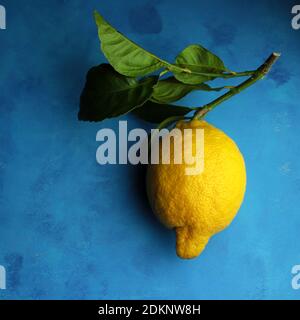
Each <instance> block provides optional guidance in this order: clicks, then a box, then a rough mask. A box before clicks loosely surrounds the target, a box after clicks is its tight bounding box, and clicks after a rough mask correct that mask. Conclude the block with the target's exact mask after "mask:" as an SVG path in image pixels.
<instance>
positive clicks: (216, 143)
mask: <svg viewBox="0 0 300 320" xmlns="http://www.w3.org/2000/svg"><path fill="white" fill-rule="evenodd" d="M176 127H177V129H179V130H181V132H182V133H183V130H184V129H192V130H190V132H192V137H193V139H192V142H191V144H190V146H189V147H188V148H193V153H195V152H194V149H195V143H196V142H195V141H196V139H194V136H195V135H196V130H195V129H197V128H199V129H203V130H202V132H204V167H203V170H202V172H201V173H199V174H196V175H187V171H186V168H187V167H189V165H188V164H187V163H186V162H185V161H183V163H182V164H176V163H175V164H174V161H173V162H171V163H170V164H163V163H162V161H161V160H160V161H159V164H150V165H149V166H148V170H147V193H148V198H149V200H150V204H151V207H152V209H153V211H154V212H155V213H156V215H157V216H158V218H159V219H160V221H161V222H162V223H163V224H164V225H165V226H166V227H168V228H172V229H174V230H175V231H176V251H177V255H178V256H179V257H181V258H185V259H189V258H194V257H196V256H198V255H199V254H200V253H201V252H202V251H203V250H204V248H205V246H206V244H207V243H208V241H209V239H210V237H211V236H213V235H214V234H216V233H217V232H220V231H221V230H223V229H224V228H226V227H227V226H228V225H229V224H230V223H231V221H232V220H233V218H234V217H235V215H236V213H237V212H238V210H239V208H240V206H241V203H242V201H243V198H244V193H245V188H246V169H245V163H244V159H243V156H242V154H241V152H240V151H239V149H238V147H237V145H236V144H235V143H234V141H233V140H232V139H230V138H229V137H228V136H227V135H226V134H225V133H224V132H222V131H221V130H219V129H217V128H215V127H213V126H212V125H210V124H208V123H207V122H205V121H203V120H193V121H190V122H179V123H178V124H177V126H176ZM173 130H175V129H173ZM173 130H171V131H170V133H169V134H170V135H172V131H173ZM177 131H178V130H177ZM170 141H171V159H172V156H173V154H172V152H174V148H172V147H174V139H170ZM161 145H162V144H160V149H161ZM186 147H187V146H183V148H186ZM172 150H173V151H172ZM197 161H199V162H200V161H203V154H202V158H201V156H200V154H196V162H197Z"/></svg>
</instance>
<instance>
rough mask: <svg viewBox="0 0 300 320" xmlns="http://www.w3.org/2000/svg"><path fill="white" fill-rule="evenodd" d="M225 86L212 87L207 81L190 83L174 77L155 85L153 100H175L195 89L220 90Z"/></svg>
mask: <svg viewBox="0 0 300 320" xmlns="http://www.w3.org/2000/svg"><path fill="white" fill-rule="evenodd" d="M222 89H223V88H211V87H210V86H209V85H207V84H205V83H201V84H199V85H190V84H185V83H182V82H179V81H178V80H176V79H175V78H174V77H169V78H167V79H164V80H160V81H159V82H158V83H157V84H156V85H155V86H154V91H153V94H152V97H151V100H153V101H154V102H157V103H171V102H175V101H177V100H179V99H181V98H183V97H185V96H186V95H187V94H189V93H190V92H192V91H194V90H203V91H220V90H222Z"/></svg>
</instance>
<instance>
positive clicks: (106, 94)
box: [78, 64, 158, 121]
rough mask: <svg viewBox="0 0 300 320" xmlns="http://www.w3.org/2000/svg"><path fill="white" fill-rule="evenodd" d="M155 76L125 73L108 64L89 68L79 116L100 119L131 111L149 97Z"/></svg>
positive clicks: (92, 119) (84, 118) (83, 118)
mask: <svg viewBox="0 0 300 320" xmlns="http://www.w3.org/2000/svg"><path fill="white" fill-rule="evenodd" d="M157 80H158V77H148V78H146V79H142V80H140V81H138V80H136V79H134V78H130V77H125V76H123V75H121V74H119V73H118V72H116V71H115V70H114V69H113V67H112V66H110V65H109V64H101V65H100V66H97V67H94V68H92V69H91V70H90V71H89V72H88V75H87V81H86V85H85V88H84V90H83V92H82V95H81V99H80V111H79V115H78V117H79V120H87V121H102V120H104V119H106V118H113V117H117V116H120V115H122V114H126V113H128V112H130V111H131V110H133V109H134V108H136V107H138V106H141V105H142V104H144V103H145V102H146V101H147V100H148V99H149V98H150V97H151V95H152V92H153V86H154V85H155V84H156V82H157Z"/></svg>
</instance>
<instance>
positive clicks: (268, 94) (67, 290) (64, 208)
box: [0, 0, 300, 299]
mask: <svg viewBox="0 0 300 320" xmlns="http://www.w3.org/2000/svg"><path fill="white" fill-rule="evenodd" d="M0 2H1V4H2V5H5V6H6V10H7V30H5V31H3V30H1V31H0V88H1V89H0V265H3V266H5V267H6V269H7V278H8V280H7V281H8V282H7V290H6V291H0V297H1V298H2V299H6V298H30V299H43V298H62V299H67V298H95V299H99V298H107V299H119V298H122V299H125V298H127V299H133V298H157V299H160V298H176V299H181V298H187V299H189V298H193V299H210V298H212V299H221V298H226V299H232V298H240V299H250V298H251V299H270V298H292V299H299V298H300V291H295V290H293V289H292V287H291V279H292V275H291V268H292V266H293V265H295V264H300V241H299V233H300V211H299V194H300V161H299V156H300V148H299V134H300V125H299V122H300V105H299V101H300V91H299V88H300V62H299V55H300V31H294V30H292V28H291V26H290V20H291V14H290V12H291V6H292V3H290V2H289V1H279V0H278V1H256V3H254V2H253V1H250V0H244V1H233V0H227V1H220V0H209V1H208V0H203V1H199V0H185V1H179V0H153V1H150V0H149V1H146V0H128V1H121V0H114V1H112V0H110V1H96V0H91V1H84V0H72V1H71V0H69V1H67V0H53V1H33V0H26V1H25V0H23V1H16V0H9V1H8V0H0ZM95 8H97V9H98V10H99V11H101V12H102V14H103V15H104V16H105V17H106V18H107V19H108V20H109V21H110V22H111V23H112V24H113V25H115V26H116V27H118V28H119V29H120V30H122V31H123V32H124V33H125V34H127V35H128V36H129V37H130V38H132V39H133V40H135V41H137V42H138V43H139V44H141V45H142V46H144V47H145V48H147V49H150V50H152V51H153V52H155V53H156V54H158V55H160V56H162V57H164V58H165V59H169V60H171V59H173V58H174V57H175V56H176V54H177V53H178V52H179V51H180V50H182V49H183V48H184V47H185V46H187V45H188V44H191V43H197V42H199V43H201V44H202V45H204V46H206V47H208V48H209V49H211V50H212V51H214V52H216V53H217V54H219V55H220V56H221V57H222V58H223V59H224V61H225V62H226V64H227V66H228V67H229V68H232V69H235V70H245V69H253V68H256V67H257V66H258V65H260V64H261V63H262V62H263V60H264V59H265V58H266V57H267V56H268V55H269V54H270V53H271V52H272V51H280V52H282V54H283V55H282V58H281V59H280V61H279V62H278V64H277V65H276V67H275V68H274V70H273V71H272V73H271V74H270V76H268V78H267V79H266V80H265V81H262V82H260V83H258V84H256V85H255V86H253V87H251V88H250V89H248V90H247V91H246V92H244V93H243V94H241V95H239V96H237V97H235V98H234V99H232V100H230V101H229V102H227V103H224V104H223V105H222V106H220V107H219V108H218V109H217V110H215V111H214V112H212V113H211V114H210V115H209V117H208V119H209V121H210V122H212V123H213V124H214V125H216V126H217V127H219V128H221V129H223V130H224V131H225V132H226V133H227V134H229V135H230V136H231V137H232V138H233V139H234V140H235V141H236V142H237V143H238V145H239V146H240V149H241V150H242V152H243V154H244V157H245V160H246V164H247V172H248V188H247V193H246V197H245V201H244V204H243V206H242V208H241V210H240V212H239V214H238V216H237V218H236V219H235V220H234V222H233V223H232V225H231V226H230V228H228V229H227V230H225V231H224V232H222V233H220V234H218V235H216V236H215V237H214V238H213V239H212V240H211V241H210V243H209V245H208V246H207V249H206V250H205V252H204V253H203V254H202V255H201V256H200V257H199V258H198V259H195V260H192V261H182V260H180V259H178V258H177V257H176V255H175V249H174V246H175V236H174V234H173V232H172V231H170V230H166V229H165V228H164V227H163V226H161V225H160V224H159V223H158V222H157V221H156V219H155V218H154V217H153V215H152V213H151V210H150V209H149V206H148V203H147V200H146V197H145V192H144V174H145V170H144V168H142V167H134V166H130V165H128V166H125V165H123V166H105V167H104V166H99V165H98V164H97V163H96V160H95V153H96V148H97V143H96V141H95V135H96V132H97V131H98V130H99V129H101V128H104V127H107V128H117V124H118V123H117V120H109V121H105V122H103V123H98V124H90V123H80V122H78V121H77V111H78V99H79V95H80V92H81V89H82V87H83V84H84V80H85V74H86V72H87V70H88V69H89V68H90V67H91V66H93V65H97V64H100V63H101V62H103V61H105V60H104V58H103V56H102V54H101V53H100V51H99V43H98V39H97V33H96V29H95V26H94V22H93V19H92V12H93V9H95ZM212 97H213V95H208V97H207V95H205V96H204V97H203V93H195V94H193V95H191V96H190V97H189V98H186V99H185V102H186V103H187V104H188V105H195V106H197V105H201V104H202V103H204V102H205V101H208V100H207V99H211V98H212ZM123 119H126V120H129V126H130V127H131V128H134V127H143V128H147V129H149V125H147V124H146V123H144V122H142V121H139V120H137V119H135V118H133V117H132V116H126V117H124V118H123Z"/></svg>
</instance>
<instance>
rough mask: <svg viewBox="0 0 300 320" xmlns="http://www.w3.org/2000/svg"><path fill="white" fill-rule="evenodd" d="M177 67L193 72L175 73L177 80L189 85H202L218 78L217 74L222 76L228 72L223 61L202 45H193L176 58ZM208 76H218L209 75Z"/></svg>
mask: <svg viewBox="0 0 300 320" xmlns="http://www.w3.org/2000/svg"><path fill="white" fill-rule="evenodd" d="M176 65H177V66H178V67H181V68H186V69H188V70H190V71H191V73H190V74H188V73H186V72H175V73H174V75H175V77H176V79H177V80H179V81H181V82H184V83H187V84H200V83H203V82H206V81H209V80H213V79H215V78H216V77H217V74H220V75H222V73H224V72H225V71H228V70H227V69H226V67H225V65H224V63H223V61H222V60H221V59H220V58H219V57H217V56H216V55H214V54H213V53H211V52H210V51H208V50H207V49H205V48H204V47H202V46H200V45H191V46H188V47H187V48H185V49H184V50H183V51H182V52H181V53H180V54H179V55H178V56H177V58H176ZM207 74H216V76H213V75H207Z"/></svg>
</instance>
